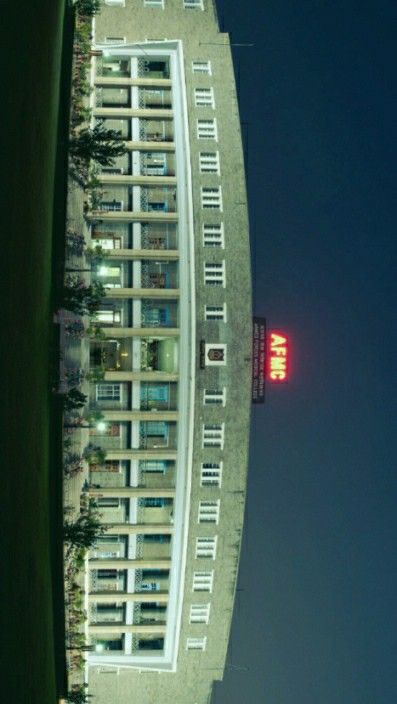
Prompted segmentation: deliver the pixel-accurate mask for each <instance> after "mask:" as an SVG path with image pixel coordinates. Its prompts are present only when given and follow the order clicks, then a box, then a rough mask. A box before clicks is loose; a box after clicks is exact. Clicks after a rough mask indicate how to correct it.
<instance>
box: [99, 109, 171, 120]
mask: <svg viewBox="0 0 397 704" xmlns="http://www.w3.org/2000/svg"><path fill="white" fill-rule="evenodd" d="M93 115H94V117H111V118H114V119H115V120H118V119H120V118H123V117H140V118H146V119H149V120H156V119H160V120H172V118H173V116H174V113H173V111H172V110H167V109H164V108H118V107H114V108H94V110H93Z"/></svg>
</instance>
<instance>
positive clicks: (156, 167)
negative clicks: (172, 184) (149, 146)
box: [141, 152, 175, 176]
mask: <svg viewBox="0 0 397 704" xmlns="http://www.w3.org/2000/svg"><path fill="white" fill-rule="evenodd" d="M141 173H142V174H143V175H144V176H175V156H174V154H167V153H165V152H141Z"/></svg>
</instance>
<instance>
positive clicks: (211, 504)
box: [198, 499, 221, 523]
mask: <svg viewBox="0 0 397 704" xmlns="http://www.w3.org/2000/svg"><path fill="white" fill-rule="evenodd" d="M220 504H221V502H220V499H217V500H216V501H200V502H199V510H198V523H218V521H219V510H220Z"/></svg>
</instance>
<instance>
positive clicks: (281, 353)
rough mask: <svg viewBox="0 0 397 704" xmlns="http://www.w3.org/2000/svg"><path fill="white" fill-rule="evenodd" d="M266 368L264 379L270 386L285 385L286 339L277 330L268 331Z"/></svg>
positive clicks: (286, 375)
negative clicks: (265, 378)
mask: <svg viewBox="0 0 397 704" xmlns="http://www.w3.org/2000/svg"><path fill="white" fill-rule="evenodd" d="M266 367H267V371H266V377H267V379H268V381H270V383H271V384H285V382H287V381H288V371H289V347H288V337H287V336H286V335H284V333H281V332H279V331H278V330H272V331H270V332H269V335H268V338H267V365H266Z"/></svg>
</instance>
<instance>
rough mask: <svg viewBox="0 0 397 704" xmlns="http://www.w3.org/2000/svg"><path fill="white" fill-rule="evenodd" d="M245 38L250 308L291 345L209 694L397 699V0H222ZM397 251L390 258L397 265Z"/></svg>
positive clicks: (261, 425)
mask: <svg viewBox="0 0 397 704" xmlns="http://www.w3.org/2000/svg"><path fill="white" fill-rule="evenodd" d="M218 11H219V16H220V21H221V25H222V28H223V29H224V30H225V31H229V32H231V34H232V41H233V42H235V43H244V42H253V43H254V44H255V46H254V47H236V48H235V49H234V57H235V64H236V71H237V74H238V76H239V102H240V110H241V120H242V122H243V123H244V124H243V133H244V141H245V151H246V159H247V177H248V195H249V201H250V218H251V242H252V255H253V277H254V312H255V313H256V314H258V315H264V316H266V318H267V320H268V325H269V326H272V325H273V326H274V327H276V328H279V329H283V330H285V331H286V332H287V333H288V334H289V336H290V339H291V351H292V374H291V378H290V381H289V384H287V385H284V386H279V387H273V388H268V389H267V400H266V404H265V405H264V406H263V407H260V408H254V409H253V416H252V438H251V462H250V470H249V484H248V503H247V513H246V525H245V534H244V538H243V552H242V558H241V569H240V578H239V584H238V594H237V600H236V609H235V620H234V625H233V630H232V638H231V647H230V652H229V665H228V666H227V669H226V673H225V680H224V683H223V684H222V685H217V686H216V688H215V691H214V696H213V702H214V703H215V704H237V703H238V704H241V703H242V702H249V703H250V704H252V703H254V702H255V703H260V704H262V702H263V703H264V704H394V703H395V702H397V609H396V599H397V553H396V542H397V540H396V538H397V530H396V529H397V520H396V516H397V479H396V434H397V433H396V430H397V429H396V423H395V411H396V404H395V398H396V395H397V389H396V371H395V359H396V347H397V345H396V315H395V309H396V289H395V279H394V277H393V274H394V271H395V263H396V257H395V241H396V183H397V178H396V156H397V155H396V151H397V150H396V134H395V128H396V93H395V64H396V51H395V48H396V45H397V42H396V28H397V4H396V3H395V2H382V0H380V1H378V2H375V1H374V2H365V0H364V2H358V1H357V2H350V1H349V0H344V2H341V1H339V0H336V1H334V2H328V1H327V0H317V1H315V0H299V1H298V0H263V2H259V1H256V0H249V1H248V2H247V1H246V2H244V3H242V2H241V1H240V0H218ZM393 264H394V267H393Z"/></svg>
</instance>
